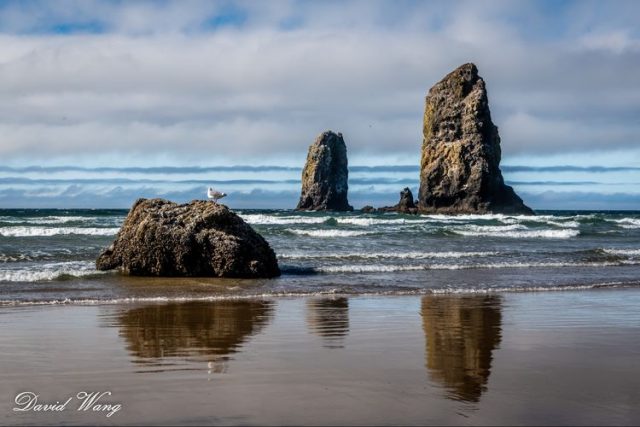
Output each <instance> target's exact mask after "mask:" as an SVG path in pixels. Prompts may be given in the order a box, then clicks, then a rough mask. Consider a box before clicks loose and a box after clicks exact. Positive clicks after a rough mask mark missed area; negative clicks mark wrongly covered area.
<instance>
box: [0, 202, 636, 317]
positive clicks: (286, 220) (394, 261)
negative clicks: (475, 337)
mask: <svg viewBox="0 0 640 427" xmlns="http://www.w3.org/2000/svg"><path fill="white" fill-rule="evenodd" d="M239 213H240V215H241V216H242V217H243V218H244V219H245V220H247V221H248V222H249V223H250V224H252V225H253V226H254V227H255V228H256V229H257V230H258V231H259V232H260V233H261V234H262V235H263V236H264V237H265V238H266V239H267V240H268V241H269V243H270V244H271V245H272V247H273V248H274V250H275V251H276V253H277V255H278V259H279V263H280V266H281V269H282V271H283V275H282V277H280V278H277V279H274V280H249V281H247V280H215V279H184V280H179V281H176V280H174V279H172V280H163V279H142V278H127V277H123V276H120V275H118V274H114V273H102V272H98V271H96V270H95V267H94V260H95V258H96V257H97V256H98V254H99V253H100V251H101V250H102V249H103V248H105V247H107V246H108V245H109V244H110V243H111V242H112V241H113V239H114V237H115V233H116V232H117V230H118V228H119V226H120V225H121V224H122V222H123V220H124V218H125V216H126V211H124V210H0V304H3V305H14V304H25V303H26V304H34V303H35V304H54V303H73V302H78V303H83V304H91V303H105V302H113V303H118V302H122V301H128V302H130V301H154V300H169V299H173V300H187V299H192V300H198V299H217V298H229V297H233V298H246V297H256V296H272V295H322V294H348V295H359V294H369V295H370V294H384V295H403V294H432V293H496V292H505V291H532V290H533V291H543V290H565V289H585V288H593V287H635V286H638V284H639V282H640V280H639V278H640V243H639V242H640V213H639V212H564V211H562V212H551V211H548V212H539V214H538V215H536V216H509V215H460V216H443V215H419V216H413V215H398V214H395V213H391V214H389V213H387V214H360V213H321V212H312V213H300V212H294V211H288V210H287V211H285V210H281V211H274V210H272V211H257V210H255V211H251V210H245V211H241V212H239ZM176 283H179V284H180V286H176Z"/></svg>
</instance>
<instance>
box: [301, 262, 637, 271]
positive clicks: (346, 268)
mask: <svg viewBox="0 0 640 427" xmlns="http://www.w3.org/2000/svg"><path fill="white" fill-rule="evenodd" d="M638 264H639V263H636V262H631V261H601V262H521V263H520V262H517V263H509V262H504V263H501V262H498V263H487V264H423V265H401V264H396V265H364V264H363V265H335V266H325V267H313V268H312V269H311V270H312V271H313V272H315V273H390V272H399V271H419V270H482V269H498V268H499V269H502V268H558V267H614V266H616V267H617V266H623V265H638Z"/></svg>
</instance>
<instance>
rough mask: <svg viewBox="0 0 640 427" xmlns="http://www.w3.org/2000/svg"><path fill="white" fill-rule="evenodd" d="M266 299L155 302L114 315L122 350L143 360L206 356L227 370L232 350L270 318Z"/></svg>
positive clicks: (218, 368) (219, 369) (211, 366)
mask: <svg viewBox="0 0 640 427" xmlns="http://www.w3.org/2000/svg"><path fill="white" fill-rule="evenodd" d="M272 314H273V303H272V302H270V301H269V302H267V301H211V302H201V301H197V302H186V303H173V304H154V305H148V306H144V307H138V308H133V309H130V310H127V311H125V312H123V313H121V314H120V315H119V316H118V317H117V323H118V325H119V327H120V336H122V337H124V338H125V340H126V341H127V344H128V345H127V349H128V350H129V351H130V352H131V353H132V354H133V355H134V356H136V357H138V358H140V359H142V360H139V361H144V360H145V359H157V358H164V357H190V356H197V355H206V356H208V359H209V360H212V362H210V363H209V369H210V370H213V371H214V372H223V371H224V370H226V365H225V364H224V360H225V357H226V356H227V355H229V354H231V353H234V352H236V351H237V350H238V348H239V347H240V346H241V345H242V343H243V342H244V341H245V340H246V339H247V338H248V337H249V336H251V335H253V334H256V333H258V332H259V331H260V330H261V329H262V328H263V327H264V326H265V325H266V324H267V323H268V322H269V321H270V319H271V317H272Z"/></svg>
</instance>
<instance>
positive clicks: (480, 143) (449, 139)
mask: <svg viewBox="0 0 640 427" xmlns="http://www.w3.org/2000/svg"><path fill="white" fill-rule="evenodd" d="M423 134H424V139H423V142H422V157H421V163H420V192H419V195H418V198H419V208H420V210H421V211H423V212H438V213H486V212H501V213H523V214H531V213H533V211H532V210H531V209H530V208H528V207H527V206H525V204H524V203H523V202H522V199H521V198H520V197H518V195H517V194H516V193H515V192H514V191H513V188H511V187H510V186H508V185H505V183H504V180H503V178H502V173H501V172H500V167H499V165H500V157H501V152H500V136H499V135H498V128H497V127H496V126H495V125H494V124H493V122H492V121H491V112H490V111H489V102H488V98H487V90H486V88H485V83H484V80H482V78H481V77H480V76H479V75H478V69H477V68H476V66H475V65H474V64H464V65H462V66H460V67H459V68H457V69H456V70H454V71H453V72H451V73H449V74H448V75H447V76H446V77H445V78H444V79H442V80H441V81H440V82H439V83H437V84H436V85H435V86H433V87H432V88H431V89H430V90H429V94H428V95H427V97H426V102H425V111H424V126H423Z"/></svg>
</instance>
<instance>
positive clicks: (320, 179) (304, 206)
mask: <svg viewBox="0 0 640 427" xmlns="http://www.w3.org/2000/svg"><path fill="white" fill-rule="evenodd" d="M348 178H349V170H348V168H347V147H346V145H345V143H344V139H343V138H342V134H341V133H334V132H332V131H327V132H323V133H321V134H320V135H319V136H318V137H317V138H316V140H315V142H314V143H313V144H311V146H310V147H309V153H308V155H307V162H306V163H305V165H304V169H303V170H302V193H301V195H300V201H299V202H298V207H297V209H298V210H319V211H352V210H353V207H351V206H350V205H349V202H348V200H347V190H348V188H349V186H348Z"/></svg>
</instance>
